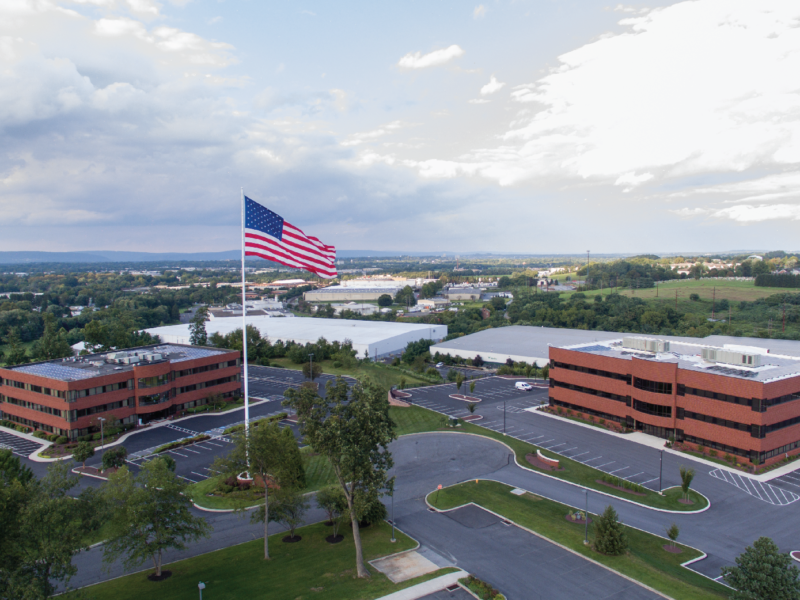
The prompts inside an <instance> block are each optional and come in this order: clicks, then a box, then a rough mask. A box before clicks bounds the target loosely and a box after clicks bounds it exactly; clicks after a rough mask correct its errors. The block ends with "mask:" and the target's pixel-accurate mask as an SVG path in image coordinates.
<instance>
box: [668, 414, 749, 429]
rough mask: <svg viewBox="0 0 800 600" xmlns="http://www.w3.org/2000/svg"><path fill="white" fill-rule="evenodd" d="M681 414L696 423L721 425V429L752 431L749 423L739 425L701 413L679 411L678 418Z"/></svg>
mask: <svg viewBox="0 0 800 600" xmlns="http://www.w3.org/2000/svg"><path fill="white" fill-rule="evenodd" d="M681 413H682V414H683V418H686V419H694V420H695V421H703V422H704V423H711V424H713V425H719V426H720V427H728V428H730V429H738V430H739V431H750V425H749V424H748V423H737V422H736V421H728V420H727V419H719V418H717V417H712V416H709V415H704V414H701V413H696V412H692V411H690V410H682V411H681V410H679V411H678V418H679V419H680V418H681Z"/></svg>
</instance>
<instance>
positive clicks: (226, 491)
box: [217, 483, 233, 494]
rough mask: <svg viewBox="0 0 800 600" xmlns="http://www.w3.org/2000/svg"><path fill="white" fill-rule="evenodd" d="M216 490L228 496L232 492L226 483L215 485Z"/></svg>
mask: <svg viewBox="0 0 800 600" xmlns="http://www.w3.org/2000/svg"><path fill="white" fill-rule="evenodd" d="M217 490H218V491H219V492H221V493H223V494H230V493H231V492H232V491H233V486H231V485H228V484H226V483H219V484H218V485H217Z"/></svg>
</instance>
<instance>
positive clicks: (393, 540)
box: [392, 482, 397, 544]
mask: <svg viewBox="0 0 800 600" xmlns="http://www.w3.org/2000/svg"><path fill="white" fill-rule="evenodd" d="M396 541H397V540H396V539H394V482H392V543H393V544H394V543H395V542H396Z"/></svg>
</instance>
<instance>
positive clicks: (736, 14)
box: [442, 0, 800, 185]
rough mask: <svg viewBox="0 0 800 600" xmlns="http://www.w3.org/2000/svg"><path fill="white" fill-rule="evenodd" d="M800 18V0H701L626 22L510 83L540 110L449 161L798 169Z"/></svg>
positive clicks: (488, 165)
mask: <svg viewBox="0 0 800 600" xmlns="http://www.w3.org/2000/svg"><path fill="white" fill-rule="evenodd" d="M798 19H800V4H798V3H797V2H795V1H791V0H763V1H761V2H758V3H749V2H730V1H728V0H696V1H692V2H679V3H677V4H674V5H672V6H668V7H666V8H659V9H655V10H650V11H648V12H647V13H645V14H642V15H639V16H635V17H629V18H626V19H625V20H623V21H622V22H621V23H622V25H623V26H624V27H625V28H626V30H625V31H624V32H623V33H620V34H615V35H607V36H603V37H601V38H600V39H598V40H596V41H594V42H592V43H589V44H587V45H585V46H582V47H580V48H578V49H576V50H574V51H571V52H568V53H566V54H564V55H562V56H560V57H559V63H560V64H559V66H557V67H555V68H553V69H552V70H551V72H550V73H549V74H547V75H545V76H543V77H542V78H540V79H538V80H537V81H535V82H534V83H532V84H528V85H524V86H517V87H515V88H514V89H513V90H512V92H511V97H512V99H513V100H516V101H518V102H525V103H530V104H531V106H532V107H533V108H534V110H533V111H532V112H531V114H530V115H529V116H527V117H525V118H524V119H515V123H514V125H513V126H511V127H509V128H507V130H506V131H505V133H503V134H502V135H500V136H499V139H500V140H501V143H500V145H498V146H496V147H484V148H478V149H475V150H472V151H470V152H466V153H462V154H461V155H460V156H458V157H456V158H452V159H446V158H443V159H442V160H444V161H445V162H448V161H449V162H454V163H456V164H457V165H460V167H459V168H457V169H456V170H458V171H459V172H464V173H466V172H469V173H477V174H480V175H481V176H483V177H486V178H489V179H492V180H495V181H497V182H499V183H501V184H504V185H508V184H515V183H520V182H523V181H528V180H541V179H543V178H547V177H560V178H564V177H567V178H575V179H591V180H593V181H596V182H599V183H603V182H607V183H610V184H613V183H614V182H616V181H618V180H620V178H622V179H621V181H620V184H622V185H624V184H625V183H626V178H628V177H632V175H628V174H636V173H648V174H650V175H651V176H652V177H651V183H653V184H658V183H660V182H662V181H668V180H675V179H677V178H685V177H689V176H695V175H699V174H706V173H709V174H710V173H735V172H746V171H747V170H748V169H755V168H759V169H762V174H763V169H769V168H773V169H792V170H796V169H798V168H799V167H800V111H798V110H797V107H798V106H800V87H798V86H797V79H796V74H797V73H798V72H800V28H798V27H797V22H798ZM445 171H447V172H448V173H449V172H450V170H445ZM639 177H641V176H639Z"/></svg>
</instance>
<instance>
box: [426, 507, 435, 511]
mask: <svg viewBox="0 0 800 600" xmlns="http://www.w3.org/2000/svg"><path fill="white" fill-rule="evenodd" d="M428 511H430V512H436V509H435V508H431V507H430V506H429V507H428Z"/></svg>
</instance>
